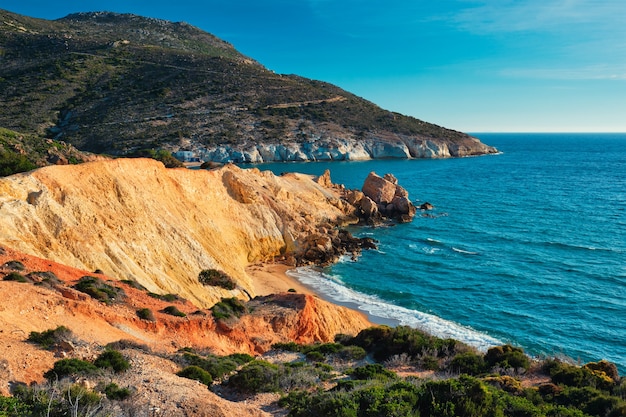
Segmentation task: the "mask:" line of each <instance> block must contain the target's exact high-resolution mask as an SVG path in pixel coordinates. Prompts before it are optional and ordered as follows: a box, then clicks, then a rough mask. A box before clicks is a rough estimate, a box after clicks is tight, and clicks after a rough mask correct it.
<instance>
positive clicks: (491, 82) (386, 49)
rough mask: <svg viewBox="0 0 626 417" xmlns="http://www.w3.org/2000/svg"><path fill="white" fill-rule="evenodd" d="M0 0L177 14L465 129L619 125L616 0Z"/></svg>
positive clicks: (625, 46) (625, 10) (45, 8)
mask: <svg viewBox="0 0 626 417" xmlns="http://www.w3.org/2000/svg"><path fill="white" fill-rule="evenodd" d="M6 3H8V2H7V1H6V0H0V8H5V9H8V10H10V11H13V12H16V13H21V14H25V15H28V16H33V17H41V18H46V19H56V18H60V17H63V16H65V15H67V14H69V13H72V12H77V11H102V10H108V11H115V12H120V13H127V12H128V13H135V14H139V15H144V16H151V17H158V18H162V19H167V20H173V21H185V22H188V23H190V24H192V25H194V26H197V27H199V28H201V29H203V30H206V31H207V32H210V33H213V34H214V35H216V36H218V37H220V38H222V39H225V40H227V41H228V42H230V43H232V44H233V45H234V46H235V48H237V49H238V50H239V51H240V52H242V53H244V54H245V55H248V56H249V57H251V58H254V59H256V60H257V61H259V62H260V63H261V64H263V65H265V66H266V67H268V68H269V69H271V70H274V71H276V72H278V73H286V74H298V75H302V76H305V77H308V78H314V79H318V80H323V81H328V82H330V83H333V84H336V85H338V86H340V87H342V88H344V89H346V90H348V91H351V92H353V93H355V94H357V95H359V96H361V97H363V98H366V99H368V100H370V101H372V102H374V103H376V104H378V105H380V106H381V107H383V108H385V109H388V110H393V111H397V112H400V113H403V114H408V115H411V116H415V117H417V118H419V119H422V120H425V121H428V122H431V123H436V124H439V125H441V126H445V127H448V128H452V129H456V130H461V131H465V132H626V1H624V0H435V1H433V0H430V1H425V0H385V1H382V0H265V1H262V0H257V1H249V0H245V1H238V0H223V1H215V0H205V1H194V0H176V1H172V0H170V1H164V0H151V1H149V2H148V1H132V0H126V1H118V0H106V1H104V0H81V1H76V0H65V1H63V2H51V1H49V0H46V1H43V0H21V1H16V2H15V4H14V5H11V4H10V3H9V4H6Z"/></svg>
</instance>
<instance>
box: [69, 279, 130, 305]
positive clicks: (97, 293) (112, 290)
mask: <svg viewBox="0 0 626 417" xmlns="http://www.w3.org/2000/svg"><path fill="white" fill-rule="evenodd" d="M73 288H75V289H76V290H78V291H80V292H83V293H85V294H88V295H89V296H90V297H92V298H95V299H96V300H98V301H102V302H103V303H106V304H110V303H111V302H113V301H115V300H116V299H117V298H120V297H123V296H124V295H125V294H124V291H123V290H122V289H121V288H118V287H113V286H111V285H109V284H106V283H105V282H103V281H102V280H101V279H99V278H96V277H90V276H84V277H82V278H81V279H80V280H79V281H78V283H76V285H74V286H73Z"/></svg>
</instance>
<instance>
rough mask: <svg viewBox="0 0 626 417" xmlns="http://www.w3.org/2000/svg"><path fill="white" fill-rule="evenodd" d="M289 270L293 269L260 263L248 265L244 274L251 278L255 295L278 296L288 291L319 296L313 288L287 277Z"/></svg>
mask: <svg viewBox="0 0 626 417" xmlns="http://www.w3.org/2000/svg"><path fill="white" fill-rule="evenodd" d="M291 269H293V268H292V267H290V266H287V265H284V264H280V263H262V264H254V265H250V266H249V267H248V268H247V269H246V272H247V273H248V275H250V276H251V277H252V281H253V284H254V291H255V293H256V294H257V295H270V294H279V293H282V292H287V291H289V290H295V291H296V292H297V293H300V294H311V295H319V294H317V293H316V292H315V290H314V289H313V288H311V287H308V286H306V285H304V284H302V283H300V282H299V281H298V280H296V279H295V278H292V277H290V276H289V275H287V271H289V270H291ZM291 292H293V291H291Z"/></svg>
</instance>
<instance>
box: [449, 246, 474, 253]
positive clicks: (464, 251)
mask: <svg viewBox="0 0 626 417" xmlns="http://www.w3.org/2000/svg"><path fill="white" fill-rule="evenodd" d="M452 250H453V251H454V252H457V253H462V254H464V255H478V252H470V251H467V250H463V249H459V248H455V247H454V246H453V247H452Z"/></svg>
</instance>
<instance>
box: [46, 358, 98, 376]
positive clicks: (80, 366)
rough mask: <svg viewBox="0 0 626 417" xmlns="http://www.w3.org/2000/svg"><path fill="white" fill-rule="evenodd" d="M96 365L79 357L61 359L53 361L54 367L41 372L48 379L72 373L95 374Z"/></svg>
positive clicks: (96, 371) (71, 374)
mask: <svg viewBox="0 0 626 417" xmlns="http://www.w3.org/2000/svg"><path fill="white" fill-rule="evenodd" d="M97 373H98V367H97V366H95V365H94V364H92V363H91V362H87V361H83V360H80V359H75V358H69V359H61V360H60V361H56V362H55V363H54V367H53V368H52V369H50V370H49V371H47V372H46V373H44V374H43V376H44V378H46V379H47V380H48V381H54V380H59V379H63V378H65V377H68V376H73V375H95V374H97Z"/></svg>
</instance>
